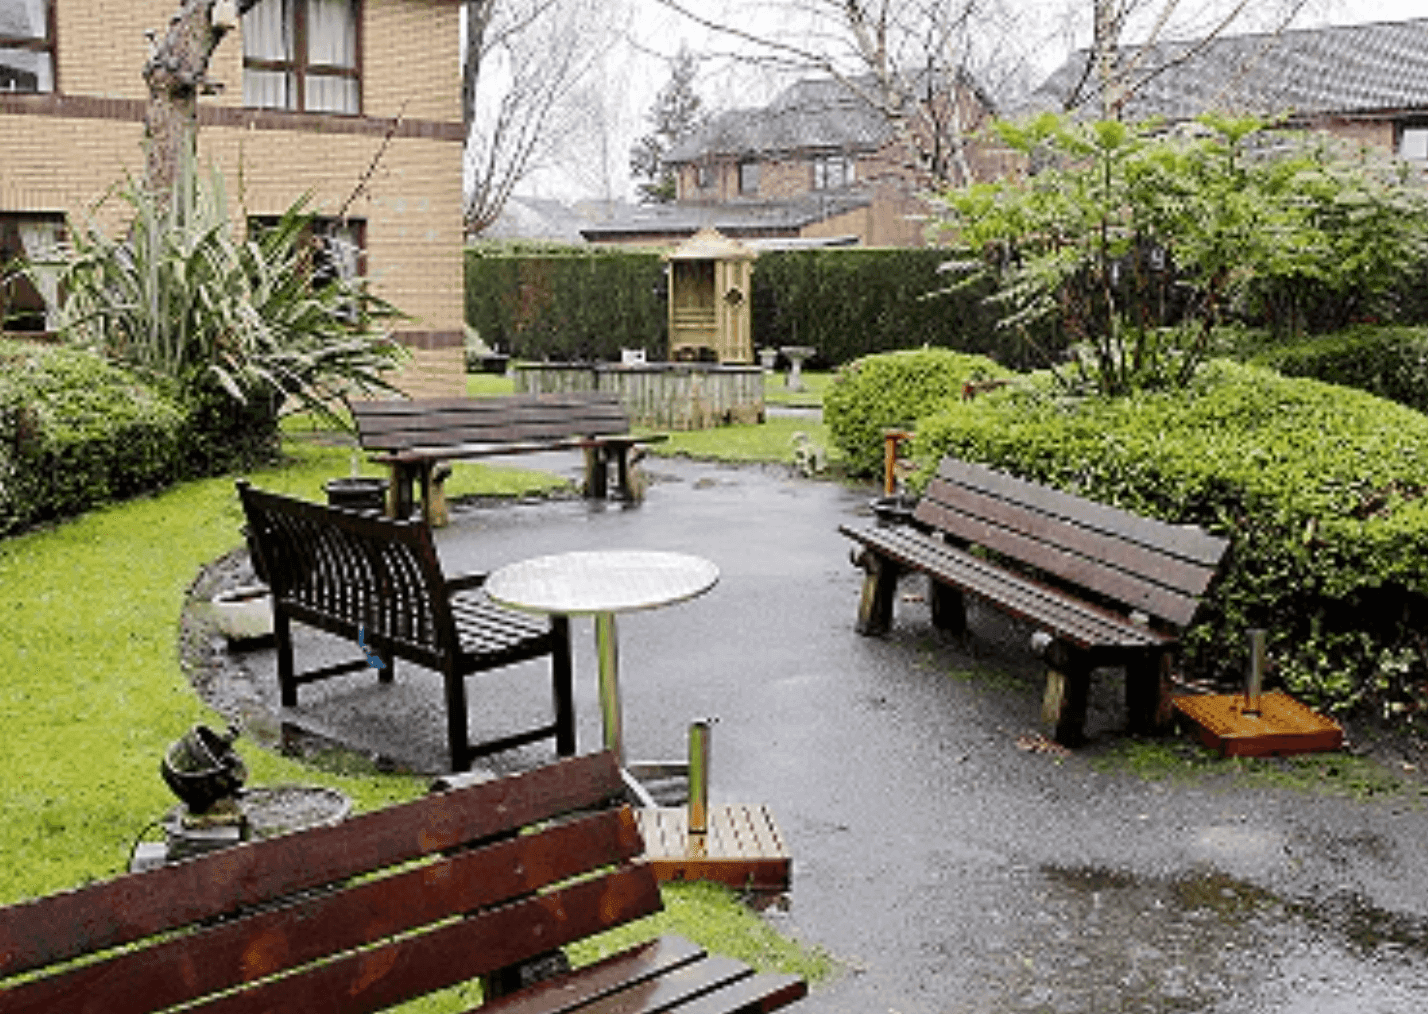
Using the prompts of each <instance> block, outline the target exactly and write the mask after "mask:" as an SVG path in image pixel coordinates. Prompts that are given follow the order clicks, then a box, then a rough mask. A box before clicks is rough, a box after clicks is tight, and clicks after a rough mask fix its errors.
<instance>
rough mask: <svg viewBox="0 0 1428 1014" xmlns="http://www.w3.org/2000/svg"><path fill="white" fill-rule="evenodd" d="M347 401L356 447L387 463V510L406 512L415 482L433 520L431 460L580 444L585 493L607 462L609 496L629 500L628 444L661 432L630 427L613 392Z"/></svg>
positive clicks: (603, 478)
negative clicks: (612, 493)
mask: <svg viewBox="0 0 1428 1014" xmlns="http://www.w3.org/2000/svg"><path fill="white" fill-rule="evenodd" d="M351 408H352V417H353V420H354V421H355V422H356V424H357V431H358V437H359V440H360V442H361V445H362V448H363V449H364V450H366V451H367V452H369V454H370V455H371V457H372V460H373V461H375V462H378V463H380V464H384V465H387V466H389V467H390V469H391V474H392V505H391V513H392V515H393V516H394V517H399V518H404V517H406V516H407V515H408V514H410V512H411V509H412V505H413V502H414V496H415V492H414V489H415V488H417V487H419V488H420V490H421V502H422V510H423V516H424V517H425V518H426V520H427V522H428V523H432V521H433V520H434V518H433V516H432V509H431V503H432V497H433V492H434V491H433V470H434V468H435V466H436V464H437V463H438V462H441V461H448V460H452V459H457V458H481V457H490V456H494V455H500V454H531V453H537V452H540V451H552V450H567V449H574V448H579V449H582V450H584V451H585V484H584V492H585V495H586V496H589V497H594V498H603V497H605V496H606V495H607V494H608V491H609V485H610V466H611V465H613V466H614V473H615V493H616V496H618V497H620V498H623V499H634V498H635V491H634V488H633V486H632V485H631V482H630V463H631V462H630V458H631V451H632V449H633V448H634V447H636V446H637V445H639V444H643V443H652V442H657V441H660V440H664V439H667V434H650V435H646V436H636V435H635V434H633V433H631V432H630V419H629V415H628V414H627V413H626V412H625V408H624V406H623V404H622V403H621V401H620V396H619V395H618V394H616V393H614V392H613V391H573V392H566V393H562V394H518V395H509V396H500V397H490V398H432V399H422V400H411V401H399V400H390V401H354V402H352V403H351Z"/></svg>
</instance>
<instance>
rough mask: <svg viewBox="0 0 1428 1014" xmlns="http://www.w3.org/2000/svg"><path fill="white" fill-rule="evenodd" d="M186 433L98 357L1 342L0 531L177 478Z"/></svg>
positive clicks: (167, 406) (179, 415) (174, 414)
mask: <svg viewBox="0 0 1428 1014" xmlns="http://www.w3.org/2000/svg"><path fill="white" fill-rule="evenodd" d="M185 426H186V419H185V416H184V413H183V411H182V410H181V409H180V408H179V406H178V405H177V404H176V403H175V401H174V400H173V399H171V398H169V397H166V396H165V395H163V394H161V393H160V392H158V391H156V390H155V389H153V388H152V387H149V386H147V385H145V384H143V383H140V382H139V381H138V380H136V379H135V378H134V377H133V376H132V375H130V374H128V373H126V372H125V371H123V370H121V369H119V368H118V367H115V366H112V365H110V364H109V363H108V362H107V361H105V360H104V359H102V358H101V357H99V356H98V355H95V354H93V353H90V352H84V351H80V350H77V349H71V348H65V347H59V346H43V345H34V344H30V343H25V342H18V341H0V534H7V533H9V532H12V531H14V530H16V529H18V528H21V527H24V526H27V525H30V524H34V523H35V522H37V521H44V520H47V519H49V518H53V517H59V516H63V515H66V514H74V513H78V512H79V511H82V510H84V509H86V508H88V507H91V506H93V505H95V504H97V503H102V502H104V501H106V500H113V499H117V498H119V497H125V496H131V495H133V494H134V493H138V492H141V491H143V490H147V489H153V488H155V487H158V486H161V485H163V484H164V483H166V482H170V481H172V480H173V479H175V478H177V477H178V476H179V475H180V474H182V472H183V456H182V446H183V440H182V435H183V432H184V429H185Z"/></svg>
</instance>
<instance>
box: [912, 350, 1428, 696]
mask: <svg viewBox="0 0 1428 1014" xmlns="http://www.w3.org/2000/svg"><path fill="white" fill-rule="evenodd" d="M917 429H918V435H917V439H916V441H915V444H914V448H913V453H914V455H915V457H916V460H917V461H918V462H919V463H920V465H921V471H920V473H919V475H918V477H917V479H916V480H915V482H918V481H920V482H924V483H925V481H926V480H927V478H928V477H929V476H930V474H931V470H932V469H933V468H935V465H936V462H937V461H938V460H940V459H941V457H942V456H943V455H946V454H953V455H955V456H957V457H960V458H965V459H967V460H972V461H979V462H983V463H985V464H987V465H990V466H992V467H994V468H1000V469H1004V470H1006V471H1008V472H1012V473H1014V474H1016V475H1020V476H1023V477H1025V478H1027V479H1030V480H1033V481H1036V482H1042V483H1045V484H1047V485H1051V486H1055V487H1058V488H1061V489H1065V490H1068V491H1070V492H1072V493H1076V494H1078V495H1081V496H1085V497H1088V498H1090V499H1092V500H1097V501H1100V502H1103V503H1108V504H1113V505H1116V506H1119V507H1122V508H1125V509H1127V510H1131V511H1135V512H1137V513H1142V514H1146V515H1149V516H1152V517H1157V518H1161V519H1163V520H1166V521H1170V522H1175V523H1193V524H1198V525H1202V526H1204V527H1205V528H1207V529H1209V530H1210V531H1213V532H1216V533H1219V534H1222V535H1225V536H1228V537H1229V538H1230V539H1231V540H1232V548H1231V551H1230V555H1229V557H1228V562H1227V564H1226V565H1225V568H1224V569H1223V570H1222V574H1221V578H1220V580H1219V581H1218V582H1217V583H1216V584H1215V585H1214V586H1213V587H1212V590H1211V593H1210V595H1209V596H1208V598H1207V600H1206V603H1205V605H1204V607H1203V608H1202V610H1201V613H1200V618H1199V620H1198V621H1197V623H1196V624H1195V626H1194V627H1193V628H1192V629H1191V630H1190V631H1188V632H1187V635H1186V639H1185V642H1184V653H1183V661H1184V665H1185V667H1186V669H1187V670H1188V671H1190V672H1195V673H1197V674H1200V675H1205V676H1210V677H1213V678H1220V679H1223V680H1226V681H1240V680H1242V679H1243V673H1244V667H1245V661H1246V655H1247V646H1246V636H1245V632H1246V630H1247V629H1248V628H1251V627H1263V628H1266V629H1267V630H1268V631H1269V655H1270V663H1271V666H1272V668H1271V675H1272V676H1273V677H1276V678H1277V679H1278V681H1279V682H1281V683H1283V684H1284V685H1285V686H1287V687H1288V689H1290V690H1291V691H1292V692H1294V693H1296V694H1299V695H1302V696H1303V697H1305V698H1306V699H1307V700H1309V701H1310V702H1311V703H1313V704H1316V705H1319V706H1323V707H1328V708H1330V709H1332V710H1335V711H1343V710H1347V709H1350V708H1353V707H1355V706H1356V705H1372V707H1373V708H1374V709H1375V710H1382V712H1383V713H1384V714H1385V715H1389V714H1401V715H1406V716H1408V718H1409V720H1410V721H1411V720H1412V717H1413V715H1414V714H1416V713H1417V712H1419V711H1421V710H1422V709H1423V708H1424V707H1428V640H1425V637H1424V636H1423V635H1422V634H1421V633H1419V632H1420V631H1422V630H1424V629H1425V622H1428V567H1425V565H1424V561H1425V560H1428V500H1425V497H1424V493H1425V488H1424V477H1425V476H1428V417H1425V416H1424V415H1422V414H1421V413H1419V412H1416V411H1414V410H1412V409H1409V408H1406V407H1404V406H1401V405H1396V404H1393V403H1391V402H1388V401H1384V400H1382V399H1380V398H1377V397H1374V396H1372V395H1369V394H1365V393H1362V392H1359V391H1353V390H1350V389H1347V388H1343V387H1336V386H1333V385H1329V384H1324V383H1320V382H1318V381H1314V380H1305V379H1295V378H1287V377H1283V376H1280V375H1278V374H1276V373H1274V372H1273V371H1270V370H1267V369H1264V368H1260V367H1255V366H1248V365H1244V364H1239V363H1233V362H1229V361H1223V360H1220V361H1215V362H1213V363H1212V364H1210V365H1209V366H1208V367H1206V368H1205V369H1204V370H1203V371H1202V373H1201V375H1200V376H1199V377H1198V378H1197V379H1196V381H1195V382H1194V383H1193V384H1192V386H1191V387H1190V388H1189V389H1187V390H1183V391H1176V392H1148V393H1142V394H1138V395H1134V396H1131V397H1123V398H1116V399H1104V398H1086V399H1081V400H1072V399H1065V398H1060V397H1058V396H1056V395H1054V394H1053V393H1052V390H1051V385H1050V383H1049V381H1048V379H1047V378H1046V377H1045V376H1044V375H1035V376H1032V377H1028V378H1026V379H1025V380H1023V381H1022V382H1019V383H1018V384H1016V385H1014V386H1010V387H1007V388H1004V389H1002V390H999V391H993V392H989V393H987V394H985V395H982V396H979V397H978V398H976V399H975V400H973V401H970V402H950V401H944V402H943V403H942V405H941V407H940V408H939V409H938V410H937V411H934V412H932V413H930V414H928V415H925V416H924V417H923V418H922V419H921V420H920V421H919V422H918V426H917Z"/></svg>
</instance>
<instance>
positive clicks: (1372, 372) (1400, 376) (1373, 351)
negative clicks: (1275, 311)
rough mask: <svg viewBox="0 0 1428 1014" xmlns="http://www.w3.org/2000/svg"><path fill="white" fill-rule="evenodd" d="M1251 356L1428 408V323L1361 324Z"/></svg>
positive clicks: (1285, 370) (1294, 373)
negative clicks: (1412, 325)
mask: <svg viewBox="0 0 1428 1014" xmlns="http://www.w3.org/2000/svg"><path fill="white" fill-rule="evenodd" d="M1250 362H1252V363H1255V364H1257V365H1259V366H1267V367H1269V368H1270V369H1272V370H1276V371H1278V372H1279V373H1282V374H1284V375H1285V376H1287V377H1313V378H1314V379H1316V380H1323V381H1326V382H1328V383H1331V384H1342V385H1344V386H1345V387H1354V388H1357V389H1359V390H1360V391H1367V392H1369V393H1370V394H1376V395H1379V396H1380V397H1383V398H1388V399H1389V400H1390V401H1396V402H1398V403H1399V404H1401V405H1408V406H1409V407H1410V408H1416V409H1418V410H1419V411H1420V412H1425V411H1428V328H1421V327H1368V326H1363V327H1355V328H1350V329H1348V330H1346V331H1339V332H1336V333H1334V334H1329V335H1322V336H1319V337H1316V338H1308V339H1305V340H1303V341H1297V342H1292V343H1288V344H1283V345H1275V346H1272V347H1270V348H1267V349H1263V350H1261V351H1259V352H1257V353H1256V354H1254V355H1253V356H1252V357H1251V358H1250Z"/></svg>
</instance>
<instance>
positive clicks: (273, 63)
mask: <svg viewBox="0 0 1428 1014" xmlns="http://www.w3.org/2000/svg"><path fill="white" fill-rule="evenodd" d="M272 2H274V0H259V3H272ZM279 2H280V0H279ZM290 2H291V3H292V5H293V39H292V48H293V58H292V59H291V60H261V59H257V58H256V57H251V56H244V57H243V70H244V72H245V73H246V72H247V71H249V70H263V71H270V72H273V73H279V74H291V75H292V79H293V87H292V105H290V106H288V107H287V109H288V111H289V112H297V113H313V114H316V115H319V116H361V115H362V110H363V107H364V105H365V103H364V102H363V98H364V96H363V90H364V89H363V88H362V82H363V77H364V74H363V56H364V54H363V48H364V47H363V45H362V35H363V31H362V27H363V23H364V21H365V19H364V17H363V13H364V11H363V4H362V0H349V2H350V3H351V4H352V12H353V13H352V16H353V18H354V19H355V22H356V25H355V28H356V38H355V41H354V43H353V54H352V62H353V63H354V64H355V66H353V67H338V66H334V65H333V64H326V63H320V64H312V63H309V62H308V59H307V48H308V47H307V0H290ZM254 6H257V5H256V4H255V5H254ZM309 74H312V75H313V76H315V77H342V78H349V79H351V80H353V81H356V82H357V108H356V109H355V110H353V111H352V112H350V113H335V112H332V111H331V110H327V109H308V108H307V79H308V76H309ZM256 108H263V109H271V108H275V107H272V106H261V107H256Z"/></svg>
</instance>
